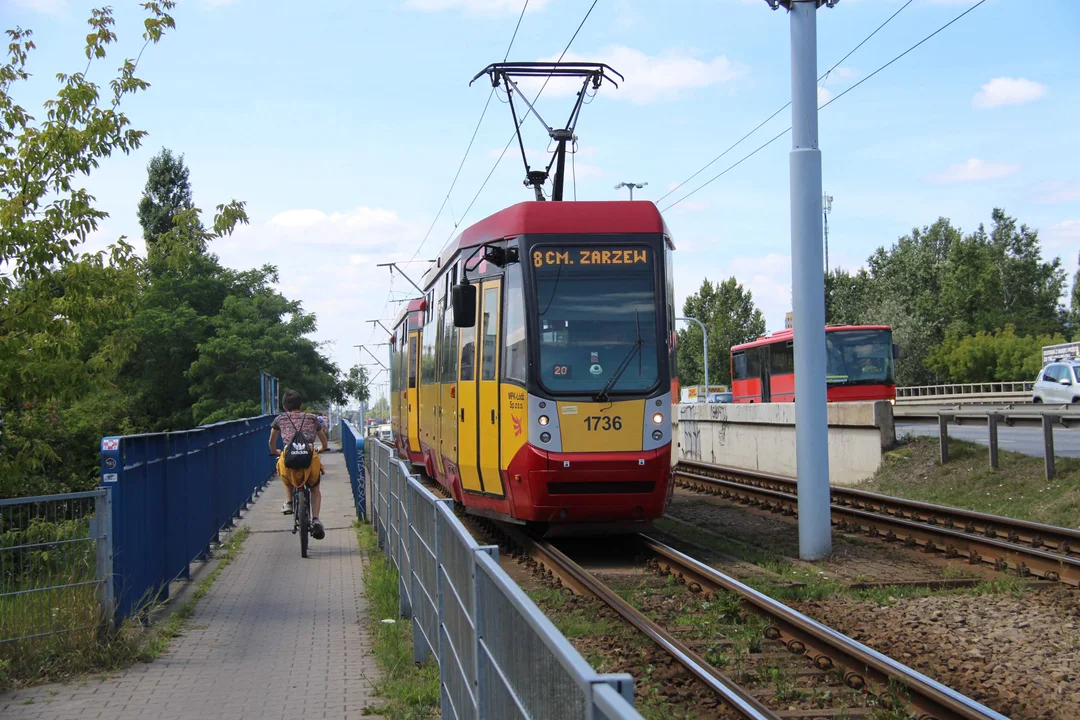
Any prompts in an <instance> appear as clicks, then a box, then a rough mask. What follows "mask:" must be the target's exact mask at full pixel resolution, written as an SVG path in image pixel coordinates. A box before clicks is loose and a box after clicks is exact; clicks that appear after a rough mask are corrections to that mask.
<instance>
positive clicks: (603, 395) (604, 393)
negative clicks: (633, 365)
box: [595, 333, 645, 402]
mask: <svg viewBox="0 0 1080 720" xmlns="http://www.w3.org/2000/svg"><path fill="white" fill-rule="evenodd" d="M644 344H645V341H644V340H642V338H641V333H638V339H637V340H635V341H634V344H633V345H632V346H631V347H630V352H628V353H626V357H624V358H623V359H622V362H621V363H619V367H617V368H615V372H613V373H611V377H609V378H608V381H607V383H605V384H604V387H603V388H601V390H600V392H598V393H596V398H595V399H596V402H605V401H606V400H607V399H608V393H609V392H611V389H612V388H613V387H615V383H617V382H619V378H621V377H622V374H623V373H624V372H626V368H628V367H630V361H631V360H633V359H634V355H635V354H636V353H637V352H638V351H639V350H641V346H642V345H644Z"/></svg>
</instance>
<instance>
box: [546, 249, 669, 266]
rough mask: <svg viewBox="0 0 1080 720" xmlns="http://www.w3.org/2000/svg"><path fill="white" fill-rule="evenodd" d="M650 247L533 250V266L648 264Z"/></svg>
mask: <svg viewBox="0 0 1080 720" xmlns="http://www.w3.org/2000/svg"><path fill="white" fill-rule="evenodd" d="M649 253H650V250H649V249H648V248H613V249H608V250H596V249H591V248H566V249H562V250H555V249H552V250H533V253H532V260H533V267H537V268H542V267H549V266H553V265H648V264H649Z"/></svg>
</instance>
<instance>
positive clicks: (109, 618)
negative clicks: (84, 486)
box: [94, 487, 116, 630]
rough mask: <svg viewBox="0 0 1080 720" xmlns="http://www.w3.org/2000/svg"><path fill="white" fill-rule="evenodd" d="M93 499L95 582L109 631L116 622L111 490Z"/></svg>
mask: <svg viewBox="0 0 1080 720" xmlns="http://www.w3.org/2000/svg"><path fill="white" fill-rule="evenodd" d="M104 490H105V492H104V494H102V495H98V496H97V497H95V498H94V525H95V526H96V529H97V542H96V543H95V545H96V549H97V581H98V598H99V601H100V602H101V618H102V623H103V625H104V626H105V628H106V629H108V630H111V629H112V628H113V627H114V624H115V621H116V595H115V589H114V588H113V524H112V488H111V487H106V488H104Z"/></svg>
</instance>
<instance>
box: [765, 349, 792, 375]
mask: <svg viewBox="0 0 1080 720" xmlns="http://www.w3.org/2000/svg"><path fill="white" fill-rule="evenodd" d="M793 372H795V351H794V348H793V346H792V344H791V343H790V342H783V343H775V344H773V345H770V346H769V374H770V375H790V374H791V373H793Z"/></svg>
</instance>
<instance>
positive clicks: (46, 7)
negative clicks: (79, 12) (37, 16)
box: [10, 0, 70, 16]
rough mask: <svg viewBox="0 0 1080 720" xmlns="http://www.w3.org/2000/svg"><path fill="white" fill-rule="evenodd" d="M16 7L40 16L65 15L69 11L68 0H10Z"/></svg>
mask: <svg viewBox="0 0 1080 720" xmlns="http://www.w3.org/2000/svg"><path fill="white" fill-rule="evenodd" d="M10 2H11V3H12V4H13V5H15V6H16V7H20V8H22V9H24V10H30V11H31V12H37V13H41V14H42V15H56V16H59V15H65V14H67V11H68V10H69V9H70V5H69V4H68V0H10Z"/></svg>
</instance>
